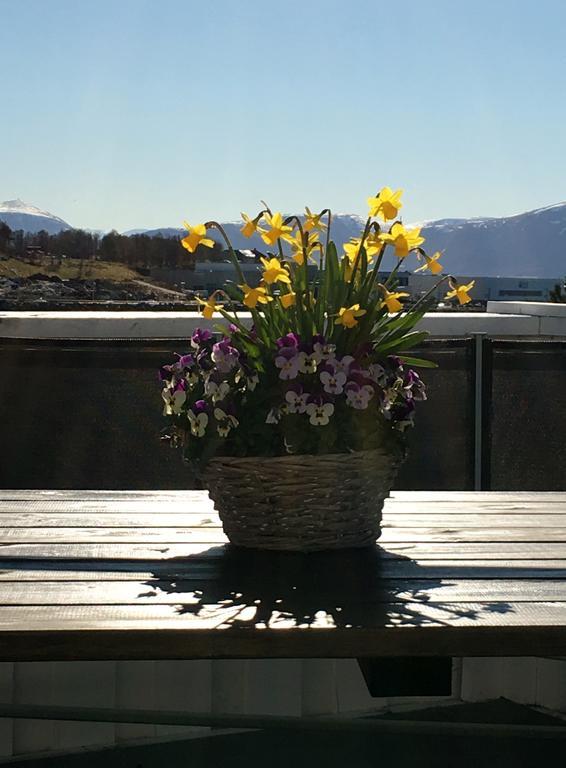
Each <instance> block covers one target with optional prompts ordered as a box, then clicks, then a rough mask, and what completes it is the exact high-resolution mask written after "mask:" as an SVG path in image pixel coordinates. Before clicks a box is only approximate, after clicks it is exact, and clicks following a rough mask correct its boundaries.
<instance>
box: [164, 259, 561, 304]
mask: <svg viewBox="0 0 566 768" xmlns="http://www.w3.org/2000/svg"><path fill="white" fill-rule="evenodd" d="M248 253H249V254H250V258H249V259H245V260H242V261H241V262H240V267H241V270H242V272H243V274H244V278H245V280H246V282H247V283H248V285H251V286H256V285H257V284H258V282H259V280H260V276H261V264H260V263H259V261H256V260H255V259H254V258H253V254H252V252H251V251H250V252H248ZM246 255H247V253H246ZM315 270H316V268H315V266H314V265H312V266H311V267H310V271H311V276H314V272H315ZM151 276H152V277H153V278H155V279H156V280H159V281H161V282H164V283H169V284H170V285H175V286H178V287H182V288H184V289H185V290H188V291H199V292H201V293H202V294H206V295H210V294H211V293H213V291H216V290H218V289H219V288H222V286H223V285H224V284H225V283H227V282H232V283H237V282H238V278H237V275H236V272H235V270H234V266H233V264H232V262H231V261H228V260H226V261H198V262H196V264H195V267H194V269H166V268H155V269H152V270H151ZM388 277H389V273H388V272H383V273H380V275H379V282H385V280H387V278H388ZM455 278H456V280H457V281H458V283H470V282H471V281H472V280H475V286H474V288H473V290H472V296H473V298H474V301H481V302H487V301H550V291H552V290H553V288H554V287H555V286H556V284H557V283H560V282H561V280H560V278H558V277H556V278H550V277H548V278H547V277H474V276H470V275H455ZM396 280H397V285H398V286H399V288H400V289H402V290H405V291H407V293H410V294H411V296H412V297H413V298H415V299H418V298H419V297H421V296H424V294H425V293H427V292H428V291H430V290H431V288H433V287H434V285H435V284H436V283H437V282H438V278H437V277H436V276H434V275H430V274H424V273H422V272H418V273H414V272H398V273H397V276H396ZM447 290H449V287H448V286H447V283H443V284H442V285H441V286H440V287H439V288H438V289H436V290H435V291H434V292H433V294H432V295H433V296H434V298H436V299H437V300H438V301H442V299H443V298H444V296H445V295H446V291H447Z"/></svg>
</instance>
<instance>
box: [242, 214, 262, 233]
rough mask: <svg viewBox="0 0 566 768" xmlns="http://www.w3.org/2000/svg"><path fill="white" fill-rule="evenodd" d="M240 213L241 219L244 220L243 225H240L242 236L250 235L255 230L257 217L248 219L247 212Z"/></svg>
mask: <svg viewBox="0 0 566 768" xmlns="http://www.w3.org/2000/svg"><path fill="white" fill-rule="evenodd" d="M240 215H241V217H242V221H243V222H244V226H243V227H240V232H241V233H242V235H243V236H244V237H251V236H252V235H253V234H254V233H255V232H257V225H258V219H250V217H249V216H248V215H247V213H242V214H240Z"/></svg>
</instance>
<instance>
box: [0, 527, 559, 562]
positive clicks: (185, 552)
mask: <svg viewBox="0 0 566 768" xmlns="http://www.w3.org/2000/svg"><path fill="white" fill-rule="evenodd" d="M212 530H214V529H212ZM201 538H203V539H206V538H212V537H208V536H206V535H205V534H203V535H202V537H201ZM222 541H223V539H219V540H218V541H216V542H214V541H192V542H187V543H186V544H185V543H182V544H181V543H177V542H166V541H162V542H157V541H156V542H148V543H141V542H140V543H136V542H130V543H127V542H126V543H123V542H120V543H118V542H112V543H96V542H91V543H89V542H83V543H73V544H71V543H51V542H44V543H35V544H28V543H12V544H0V559H12V560H28V559H31V560H36V559H47V560H50V559H53V558H55V559H56V560H83V561H93V560H94V561H97V560H116V559H124V560H132V561H135V560H172V561H174V560H175V559H183V560H184V559H187V558H194V557H196V556H198V558H201V557H207V558H208V557H211V558H216V557H223V551H222ZM379 544H380V547H381V556H382V558H384V559H386V558H403V557H404V558H411V559H414V560H423V561H425V560H438V559H440V558H445V559H448V560H478V559H479V560H502V559H503V560H513V559H519V560H527V559H531V560H536V561H541V560H560V559H566V542H528V541H520V542H517V541H511V542H505V541H501V542H499V541H491V542H457V541H456V542H445V541H426V542H405V541H402V542H387V543H385V542H384V541H383V539H380V542H379ZM195 564H196V563H195Z"/></svg>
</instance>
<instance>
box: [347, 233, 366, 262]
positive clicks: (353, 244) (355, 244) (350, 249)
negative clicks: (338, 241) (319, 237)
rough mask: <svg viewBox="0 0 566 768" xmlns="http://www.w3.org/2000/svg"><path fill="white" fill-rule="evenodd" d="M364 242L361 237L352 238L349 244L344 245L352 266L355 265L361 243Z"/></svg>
mask: <svg viewBox="0 0 566 768" xmlns="http://www.w3.org/2000/svg"><path fill="white" fill-rule="evenodd" d="M361 242H362V238H361V237H352V238H351V239H350V242H349V243H344V246H343V248H344V253H345V255H346V256H347V257H348V261H349V262H350V264H354V262H355V261H356V259H357V257H358V252H359V250H360V243H361Z"/></svg>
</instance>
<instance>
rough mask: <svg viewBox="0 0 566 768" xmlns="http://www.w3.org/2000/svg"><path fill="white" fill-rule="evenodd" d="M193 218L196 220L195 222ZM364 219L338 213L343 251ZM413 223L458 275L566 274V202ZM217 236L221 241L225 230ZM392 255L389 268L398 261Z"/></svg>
mask: <svg viewBox="0 0 566 768" xmlns="http://www.w3.org/2000/svg"><path fill="white" fill-rule="evenodd" d="M0 221H5V222H6V223H7V224H8V226H9V227H10V228H11V229H13V230H16V229H24V230H26V231H28V232H38V231H39V230H40V229H45V230H47V231H48V232H49V233H56V232H59V231H60V230H62V229H71V227H70V225H69V224H67V222H66V221H63V219H60V218H59V217H57V216H54V215H53V214H51V213H48V212H47V211H42V210H40V209H39V208H36V207H35V206H33V205H28V204H27V203H23V202H22V201H21V200H9V201H7V202H5V203H1V204H0ZM191 223H193V222H191ZM363 225H364V220H363V219H362V218H361V217H360V216H356V215H352V214H335V215H334V216H333V218H332V239H333V240H334V242H335V243H336V245H337V246H338V249H339V250H341V248H342V245H343V243H345V242H347V241H348V240H349V239H350V238H352V237H359V235H360V232H361V230H362V229H363ZM223 226H224V228H225V230H226V232H227V234H228V236H229V238H230V240H231V241H232V244H233V245H234V247H235V248H238V249H251V248H258V249H259V250H261V251H263V252H265V250H266V246H265V243H264V242H263V241H262V240H261V238H260V237H259V235H254V236H253V237H251V238H249V239H247V238H245V237H244V236H243V235H242V234H241V232H240V227H241V226H242V222H241V221H228V222H225V223H223ZM407 226H411V227H413V226H419V227H421V228H422V235H423V236H424V237H425V238H426V243H425V248H426V249H427V251H428V252H429V253H431V254H432V253H433V252H434V251H437V250H438V251H446V253H445V255H444V256H443V258H442V264H443V265H444V267H445V269H446V270H449V271H450V272H452V273H453V274H456V275H478V276H480V275H483V276H488V277H489V276H506V275H507V276H514V277H521V276H525V277H552V278H559V277H562V276H564V275H565V274H566V202H563V203H557V204H556V205H550V206H547V207H545V208H538V209H536V210H534V211H528V212H527V213H521V214H518V215H516V216H506V217H502V218H493V217H491V218H490V217H486V218H471V219H453V218H451V219H438V220H434V221H422V222H418V223H414V224H407ZM184 231H185V230H184V229H182V228H178V229H177V228H175V227H162V228H160V229H147V230H144V229H136V230H130V231H128V232H124V234H125V235H135V234H147V235H153V236H155V235H161V236H162V237H180V236H182V235H183V233H184ZM211 236H212V237H213V238H214V239H215V240H218V242H221V237H220V233H219V232H213V233H211ZM393 262H394V259H393V258H392V257H391V256H390V257H388V258H387V259H386V260H385V261H384V263H383V268H384V269H388V268H389V267H391V266H392V265H393ZM406 266H407V269H409V270H412V269H414V267H415V260H414V258H413V257H411V258H409V259H407V263H406Z"/></svg>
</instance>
